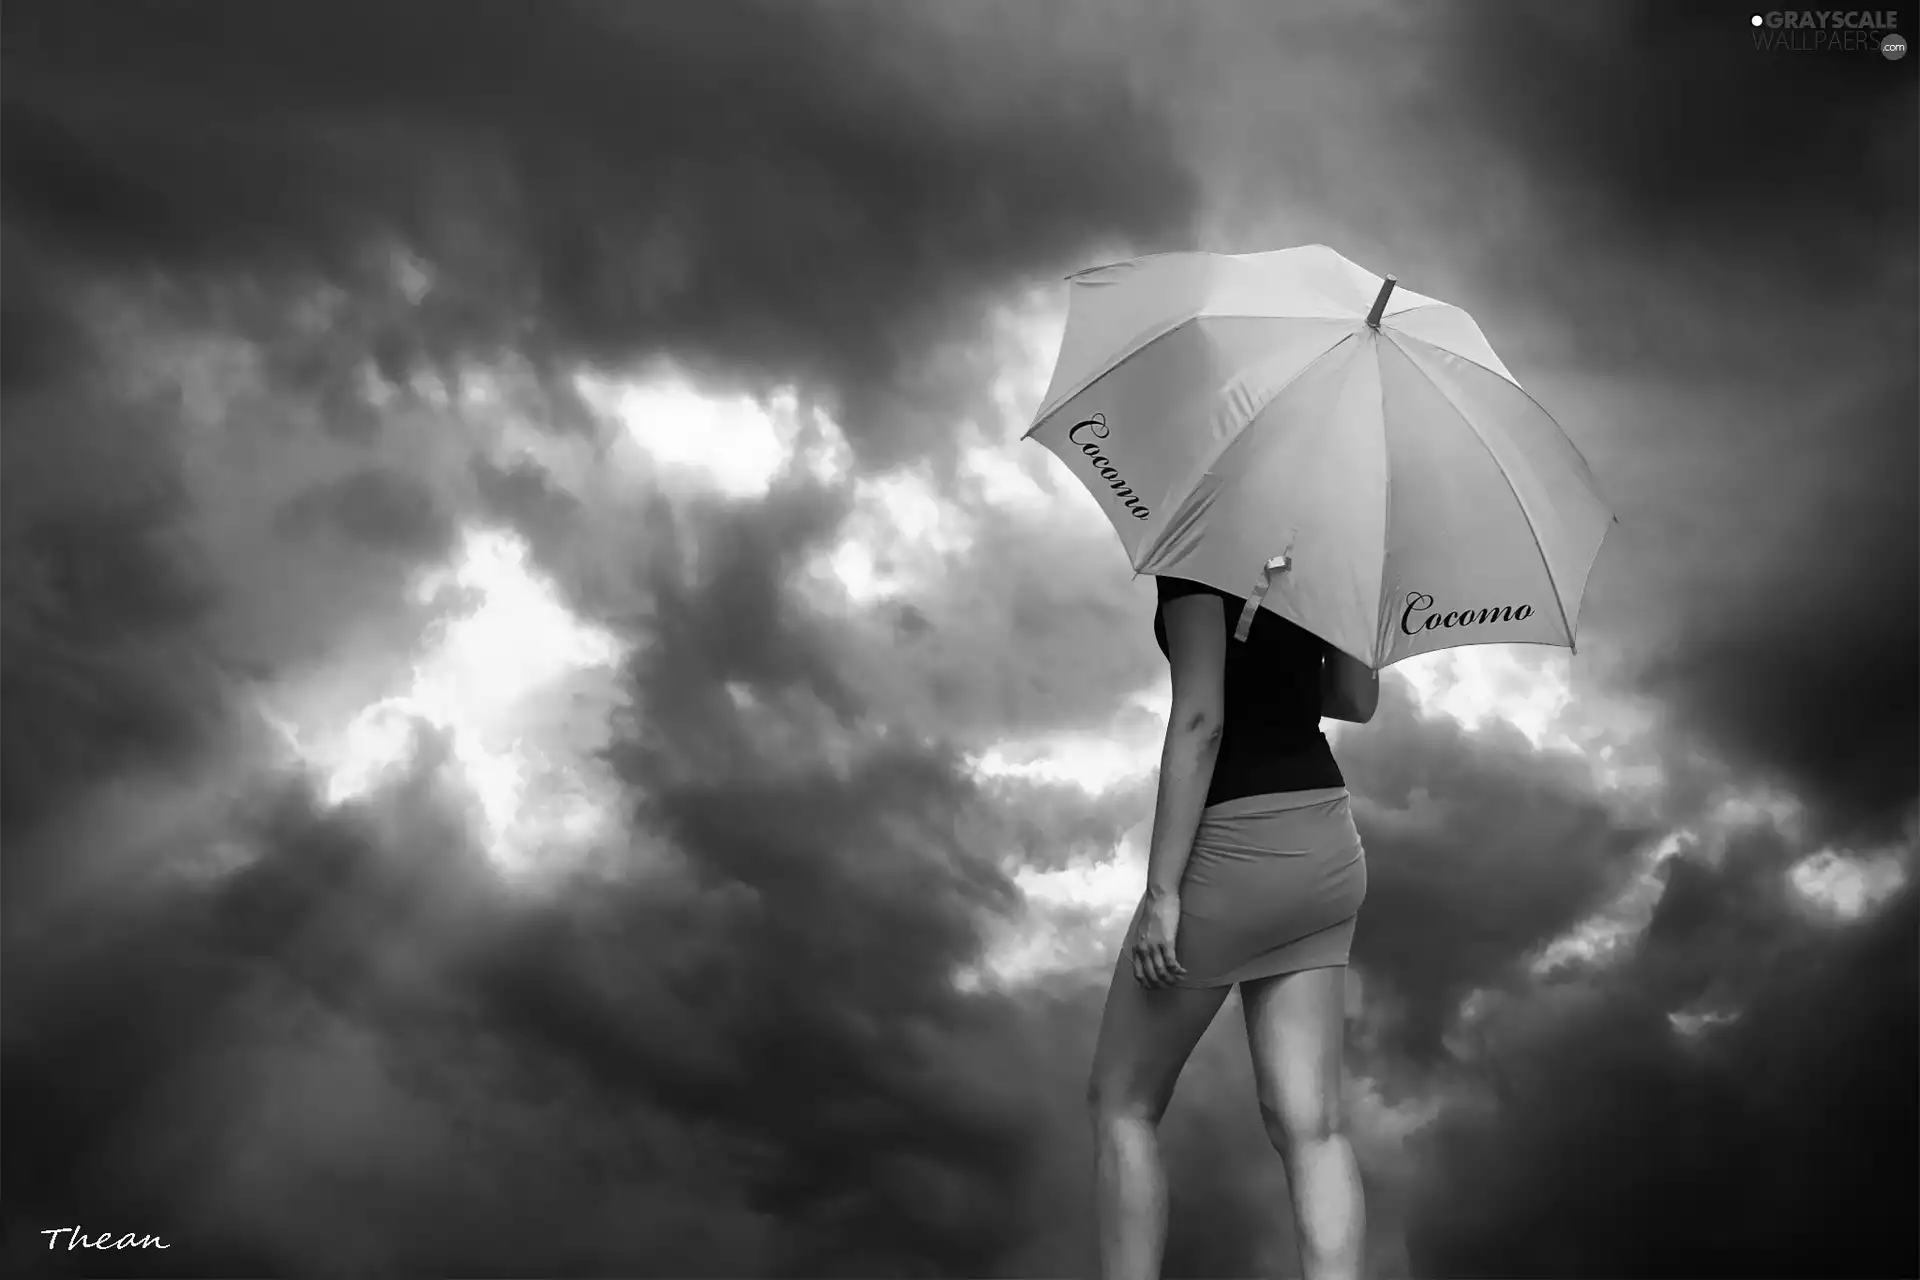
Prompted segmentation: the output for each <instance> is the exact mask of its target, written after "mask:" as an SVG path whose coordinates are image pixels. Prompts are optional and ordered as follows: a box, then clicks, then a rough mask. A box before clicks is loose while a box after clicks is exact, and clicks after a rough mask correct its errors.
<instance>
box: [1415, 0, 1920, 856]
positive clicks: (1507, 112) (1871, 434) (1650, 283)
mask: <svg viewBox="0 0 1920 1280" xmlns="http://www.w3.org/2000/svg"><path fill="white" fill-rule="evenodd" d="M1428 12H1429V13H1430V15H1432V25H1431V26H1430V27H1429V28H1428V30H1430V32H1431V33H1432V34H1433V35H1434V36H1435V37H1437V39H1438V44H1437V45H1436V47H1437V48H1438V49H1439V50H1441V52H1442V57H1441V60H1440V65H1441V66H1442V67H1444V69H1445V70H1446V72H1447V75H1446V76H1445V78H1444V80H1443V81H1441V82H1440V83H1442V84H1443V85H1444V90H1443V92H1444V93H1445V94H1446V95H1447V96H1448V100H1449V102H1450V103H1451V105H1452V107H1453V108H1454V110H1455V111H1457V112H1459V113H1461V114H1460V116H1459V121H1460V124H1459V127H1460V128H1461V129H1462V130H1463V131H1467V132H1472V133H1474V134H1477V135H1479V136H1480V137H1483V138H1485V139H1487V140H1490V141H1492V142H1494V143H1496V144H1497V145H1498V146H1499V147H1500V148H1501V149H1502V151H1503V152H1504V155H1503V161H1504V162H1505V163H1507V164H1510V165H1511V166H1512V168H1513V171H1514V172H1515V173H1516V174H1517V175H1523V176H1524V179H1525V182H1526V190H1528V191H1529V192H1530V193H1531V201H1532V204H1533V210H1532V216H1531V217H1528V218H1525V219H1516V220H1515V221H1514V222H1513V224H1512V225H1511V226H1510V227H1509V228H1508V229H1507V232H1506V235H1505V240H1504V243H1503V245H1502V247H1501V251H1500V252H1499V253H1495V254H1490V255H1487V257H1486V262H1485V267H1486V271H1487V274H1486V276H1485V277H1484V282H1485V285H1491V286H1493V287H1495V288H1496V289H1500V290H1504V291H1506V292H1509V293H1512V294H1514V295H1516V296H1519V295H1524V297H1525V301H1524V302H1523V303H1518V304H1516V305H1517V306H1518V307H1519V308H1520V310H1521V311H1522V312H1523V313H1526V314H1530V315H1532V316H1533V317H1535V318H1536V319H1537V320H1538V321H1542V322H1545V323H1540V324H1537V325H1536V326H1535V327H1534V330H1533V332H1534V333H1535V334H1539V335H1547V334H1555V333H1557V334H1558V335H1559V337H1558V338H1557V339H1549V338H1545V337H1544V336H1543V337H1542V338H1540V339H1539V340H1538V342H1539V345H1538V346H1537V351H1536V355H1537V358H1539V359H1543V360H1548V361H1552V362H1554V363H1557V364H1560V365H1562V366H1565V367H1569V368H1582V369H1584V370H1586V371H1587V375H1588V377H1587V379H1586V382H1585V387H1586V394H1587V395H1588V396H1589V397H1590V398H1591V399H1592V401H1593V403H1592V404H1590V405H1588V406H1586V407H1585V408H1584V411H1583V413H1582V415H1581V416H1584V417H1591V418H1592V419H1593V420H1594V425H1593V426H1592V428H1591V431H1590V434H1589V435H1588V436H1587V443H1588V452H1589V455H1590V456H1591V457H1593V458H1594V460H1595V465H1596V468H1597V469H1598V471H1599V472H1600V474H1601V475H1602V478H1603V484H1605V485H1606V487H1607V488H1608V491H1609V493H1610V495H1611V496H1613V497H1615V498H1616V499H1617V500H1618V505H1619V506H1620V508H1621V511H1622V514H1623V517H1624V518H1625V520H1626V524H1625V525H1624V526H1623V527H1622V528H1620V529H1618V530H1616V531H1615V532H1616V534H1617V535H1618V536H1617V537H1614V538H1613V539H1612V540H1611V541H1610V544H1609V549H1608V550H1607V551H1606V552H1603V555H1602V562H1601V565H1600V566H1599V568H1598V569H1597V571H1596V575H1595V581H1594V593H1593V596H1592V598H1591V602H1590V608H1589V609H1588V611H1587V616H1586V617H1583V625H1586V624H1588V623H1589V620H1591V626H1592V627H1593V628H1594V629H1595V630H1596V632H1597V633H1599V634H1603V635H1605V636H1608V637H1610V638H1612V639H1614V640H1615V641H1616V642H1617V643H1619V644H1620V645H1621V646H1622V649H1621V652H1622V654H1623V655H1624V656H1625V659H1626V662H1627V665H1628V667H1629V668H1630V671H1629V676H1630V678H1631V680H1632V681H1633V683H1634V684H1635V685H1636V686H1637V687H1638V688H1639V689H1641V690H1642V691H1644V692H1647V693H1650V694H1652V695H1653V696H1654V697H1656V698H1657V699H1659V700H1660V701H1661V702H1662V704H1663V705H1665V706H1666V708H1667V709H1668V710H1669V711H1670V712H1671V713H1673V727H1674V729H1675V730H1676V731H1677V732H1678V735H1679V736H1680V737H1681V738H1682V739H1684V738H1688V737H1697V738H1700V739H1703V740H1704V742H1705V743H1706V745H1708V746H1709V748H1710V749H1712V750H1714V751H1715V752H1717V753H1719V754H1721V755H1722V756H1723V757H1725V758H1727V759H1729V760H1730V761H1733V762H1735V763H1737V764H1738V765H1739V766H1740V767H1742V768H1745V769H1750V770H1752V771H1753V772H1754V773H1755V774H1756V775H1759V776H1770V777H1772V778H1774V779H1776V780H1780V781H1785V782H1786V783H1788V784H1789V785H1790V786H1792V787H1793V788H1794V789H1795V790H1796V791H1798V792H1799V793H1801V794H1802V795H1803V796H1805V798H1807V799H1808V800H1809V801H1811V802H1812V804H1813V806H1814V809H1815V816H1816V819H1817V820H1818V821H1819V822H1820V823H1821V824H1822V825H1823V826H1825V827H1826V828H1828V829H1830V830H1831V831H1832V832H1834V833H1835V834H1837V835H1839V836H1842V837H1847V836H1851V835H1859V836H1861V837H1863V838H1870V837H1876V836H1885V835H1887V834H1890V833H1891V832H1893V831H1894V830H1897V829H1898V826H1899V823H1900V822H1901V820H1902V815H1903V813H1904V812H1905V810H1906V809H1907V808H1908V806H1910V805H1911V804H1912V803H1913V801H1914V799H1915V796H1916V777H1920V750H1917V744H1916V735H1915V732H1914V728H1915V725H1916V723H1920V671H1916V667H1915V663H1914V660H1913V655H1914V653H1915V652H1916V651H1920V489H1917V488H1916V484H1915V480H1914V476H1915V474H1916V469H1917V468H1920V446H1917V445H1916V432H1915V430H1914V423H1915V422H1916V421H1917V420H1920V367H1917V358H1916V355H1915V352H1916V350H1917V349H1920V328H1917V326H1920V268H1917V267H1916V252H1915V245H1914V241H1913V226H1914V224H1915V222H1916V219H1917V218H1920V175H1917V174H1916V171H1915V169H1914V165H1913V154H1914V151H1915V147H1916V145H1920V134H1917V133H1916V129H1917V128H1920V112H1917V111H1916V77H1915V64H1914V63H1913V62H1912V60H1910V59H1908V60H1902V61H1900V62H1890V61H1888V60H1886V59H1885V58H1882V57H1880V56H1879V55H1878V54H1876V53H1868V52H1862V53H1856V54H1848V53H1841V52H1829V51H1821V52H1815V51H1810V50H1801V51H1791V50H1771V51H1769V50H1759V49H1756V48H1754V46H1753V36H1752V28H1751V27H1750V25H1749V21H1748V19H1749V16H1750V13H1751V10H1750V9H1748V8H1746V7H1744V6H1743V7H1735V6H1732V5H1730V4H1726V3H1686V4H1650V3H1649V4H1637V3H1636V4H1627V5H1618V4H1610V5H1578V4H1567V5H1518V4H1502V3H1487V4H1467V5H1457V6H1448V7H1446V8H1444V9H1440V8H1436V9H1434V10H1430V11H1428ZM1483 287H1484V286H1483ZM1495 340H1496V343H1498V342H1499V341H1500V339H1499V338H1498V336H1497V335H1496V339H1495ZM1534 341H1536V340H1535V339H1533V338H1531V337H1530V338H1529V339H1528V340H1527V341H1526V342H1520V343H1517V344H1516V350H1518V351H1524V350H1525V348H1526V346H1527V345H1528V343H1529V342H1534ZM1554 346H1557V348H1558V349H1557V351H1556V350H1553V349H1552V347H1554ZM1527 366H1528V362H1527V361H1525V360H1523V361H1522V362H1521V364H1520V365H1519V366H1517V367H1519V368H1520V369H1521V376H1522V378H1523V379H1526V378H1527V377H1528V372H1527ZM1636 383H1638V384H1640V385H1639V388H1636V387H1635V384H1636ZM1530 385H1532V386H1533V387H1534V389H1535V390H1536V391H1540V390H1542V388H1543V387H1548V388H1550V387H1552V385H1553V379H1552V378H1544V379H1542V380H1540V381H1539V382H1535V383H1530ZM1663 385H1664V386H1666V387H1669V388H1671V389H1672V393H1671V394H1670V395H1666V396H1664V398H1663V395H1662V393H1661V392H1659V391H1658V390H1655V389H1656V388H1659V387H1661V386H1663ZM1641 388H1644V389H1646V390H1645V391H1644V393H1643V392H1642V390H1641ZM1567 398H1568V397H1562V399H1563V400H1564V399H1567ZM1609 476H1611V477H1612V480H1611V482H1610V483H1609V482H1608V479H1607V478H1608V477H1609Z"/></svg>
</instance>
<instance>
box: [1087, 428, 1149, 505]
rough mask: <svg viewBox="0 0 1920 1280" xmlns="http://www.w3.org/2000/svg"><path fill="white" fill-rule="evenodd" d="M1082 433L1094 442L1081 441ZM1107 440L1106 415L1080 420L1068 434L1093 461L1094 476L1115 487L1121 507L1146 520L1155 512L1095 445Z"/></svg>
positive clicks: (1115, 493) (1114, 490)
mask: <svg viewBox="0 0 1920 1280" xmlns="http://www.w3.org/2000/svg"><path fill="white" fill-rule="evenodd" d="M1082 431H1085V432H1086V433H1087V434H1088V435H1090V436H1092V437H1093V440H1082V439H1080V435H1079V433H1080V432H1082ZM1106 438H1107V415H1106V414H1104V413H1096V414H1094V415H1093V416H1092V417H1091V418H1082V419H1080V421H1078V422H1076V423H1074V424H1073V426H1072V428H1071V429H1070V430H1068V432H1067V439H1069V440H1071V441H1073V443H1075V444H1076V445H1079V446H1080V452H1082V453H1084V454H1086V455H1087V456H1088V457H1089V458H1091V459H1093V471H1094V474H1095V475H1097V476H1099V477H1100V478H1101V479H1102V480H1105V481H1106V482H1107V483H1108V484H1109V485H1111V486H1112V487H1113V492H1114V496H1115V497H1117V498H1120V499H1122V502H1121V505H1122V506H1124V507H1125V508H1126V509H1127V513H1128V514H1129V515H1131V516H1132V517H1133V518H1134V519H1135V520H1145V519H1146V518H1147V517H1148V516H1151V515H1152V514H1153V512H1151V511H1149V510H1147V504H1146V503H1144V502H1142V501H1140V496H1139V495H1138V494H1136V493H1135V492H1134V491H1133V490H1132V489H1131V488H1130V487H1128V485H1127V482H1126V481H1125V480H1122V479H1121V478H1120V473H1119V472H1118V471H1115V470H1114V469H1113V462H1112V460H1111V459H1109V458H1108V457H1107V456H1106V455H1105V454H1103V453H1101V452H1100V446H1099V445H1098V444H1095V443H1094V441H1095V440H1105V439H1106Z"/></svg>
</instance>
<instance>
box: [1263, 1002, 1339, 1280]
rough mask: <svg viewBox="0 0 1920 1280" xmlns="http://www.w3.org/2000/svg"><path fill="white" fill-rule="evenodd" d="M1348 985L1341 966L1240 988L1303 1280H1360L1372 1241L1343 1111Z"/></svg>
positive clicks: (1268, 1129) (1264, 1115)
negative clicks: (1363, 1252)
mask: <svg viewBox="0 0 1920 1280" xmlns="http://www.w3.org/2000/svg"><path fill="white" fill-rule="evenodd" d="M1346 977H1347V970H1346V967H1345V966H1344V965H1342V966H1337V967H1329V968H1324V969H1305V970H1302V971H1300V972H1298V973H1283V974H1279V975H1277V976H1275V977H1272V978H1259V979H1256V980H1254V981H1252V982H1247V983H1243V984H1242V985H1241V988H1240V1001H1241V1004H1242V1006H1243V1007H1244V1009H1245V1011H1246V1018H1247V1043H1248V1046H1249V1047H1250V1048H1251V1049H1252V1050H1253V1074H1254V1080H1255V1082H1256V1083H1257V1085H1258V1087H1259V1090H1260V1114H1261V1116H1262V1118H1264V1119H1265V1121H1266V1126H1267V1137H1268V1138H1269V1139H1270V1140H1271V1141H1272V1142H1273V1146H1274V1149H1275V1150H1276V1151H1278V1152H1279V1153H1280V1158H1281V1160H1282V1161H1283V1162H1284V1163H1285V1164H1286V1167H1287V1187H1288V1190H1289V1191H1290V1192H1291V1194H1292V1197H1293V1216H1294V1224H1295V1236H1296V1238H1297V1239H1298V1240H1299V1242H1300V1266H1301V1274H1302V1275H1303V1276H1304V1277H1305V1278H1306V1280H1358V1277H1359V1275H1360V1246H1361V1242H1362V1240H1363V1239H1364V1238H1365V1236H1366V1221H1367V1215H1366V1203H1365V1199H1364V1197H1363V1195H1362V1193H1361V1188H1360V1168H1359V1165H1358V1164H1357V1163H1356V1162H1355V1160H1354V1158H1353V1147H1352V1145H1351V1144H1350V1143H1349V1142H1348V1141H1347V1136H1346V1133H1345V1132H1344V1120H1343V1116H1342V1109H1341V1105H1340V1074H1341V1069H1342V1068H1341V1059H1342V1050H1343V1048H1344V1044H1345V1040H1346Z"/></svg>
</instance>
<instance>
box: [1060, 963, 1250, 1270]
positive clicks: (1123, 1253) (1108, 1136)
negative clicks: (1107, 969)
mask: <svg viewBox="0 0 1920 1280" xmlns="http://www.w3.org/2000/svg"><path fill="white" fill-rule="evenodd" d="M1231 989H1232V988H1230V987H1200V988H1186V987H1173V988H1169V989H1165V990H1159V991H1149V990H1147V989H1146V988H1144V987H1142V986H1141V985H1140V984H1139V982H1138V981H1137V980H1136V979H1135V978H1134V976H1133V968H1132V966H1131V965H1130V964H1129V963H1128V960H1127V955H1126V952H1125V951H1124V950H1123V951H1122V952H1121V954H1120V960H1119V962H1118V963H1117V964H1115V965H1114V969H1113V982H1112V984H1111V985H1110V986H1109V987H1108V988H1107V1008H1106V1013H1105V1014H1104V1015H1103V1016H1102V1017H1101V1020H1100V1043H1099V1047H1098V1048H1096V1049H1095V1050H1094V1054H1093V1072H1092V1077H1091V1079H1090V1080H1089V1081H1088V1085H1087V1102H1088V1105H1089V1107H1090V1108H1091V1109H1092V1112H1093V1143H1094V1153H1095V1156H1094V1165H1095V1170H1094V1182H1095V1192H1094V1194H1095V1218H1096V1221H1097V1222H1098V1227H1099V1233H1100V1275H1101V1276H1102V1277H1103V1280H1158V1277H1159V1275H1160V1259H1161V1255H1162V1253H1163V1252H1164V1251H1165V1249H1166V1245H1167V1179H1166V1171H1165V1170H1164V1169H1163V1168H1162V1167H1161V1163H1160V1136H1159V1125H1160V1117H1161V1116H1162V1115H1164V1114H1165V1113H1166V1110H1167V1103H1168V1102H1170V1101H1171V1100H1172V1099H1173V1086H1174V1083H1175V1082H1176V1081H1177V1080H1178V1079H1179V1078H1180V1070H1181V1068H1182V1067H1184V1066H1186V1063H1187V1058H1188V1056H1189V1055H1191V1054H1192V1053H1193V1046H1194V1045H1195V1044H1197V1043H1199V1040H1200V1037H1201V1035H1202V1034H1203V1033H1204V1032H1205V1031H1206V1029H1207V1026H1208V1024H1209V1023H1211V1022H1212V1021H1213V1018H1214V1015H1215V1014H1217V1013H1219V1012H1220V1005H1221V1003H1222V1002H1223V1001H1225V1000H1226V998H1227V992H1228V991H1229V990H1231Z"/></svg>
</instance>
